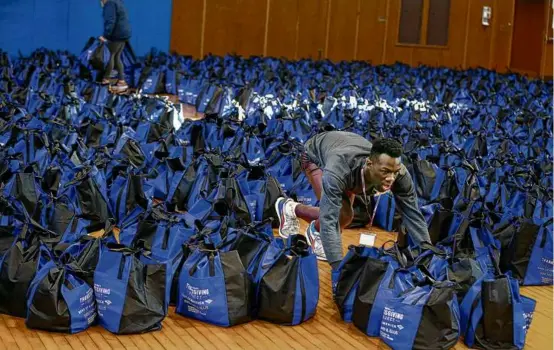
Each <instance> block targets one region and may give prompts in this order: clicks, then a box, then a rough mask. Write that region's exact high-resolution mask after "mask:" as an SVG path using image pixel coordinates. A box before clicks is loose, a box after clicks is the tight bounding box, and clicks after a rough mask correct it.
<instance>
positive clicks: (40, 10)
mask: <svg viewBox="0 0 554 350" xmlns="http://www.w3.org/2000/svg"><path fill="white" fill-rule="evenodd" d="M198 1H200V2H201V1H202V0H198ZM125 4H126V6H127V9H128V11H129V17H130V21H131V26H132V30H133V37H132V39H131V44H132V46H133V49H134V50H135V53H136V54H137V55H142V54H145V53H146V52H148V51H149V50H150V49H151V48H152V47H155V48H157V49H159V50H163V51H169V41H170V35H171V11H172V2H171V0H127V1H126V2H125ZM147 27H149V28H147ZM102 29H103V21H102V8H101V6H100V0H0V33H1V34H0V49H3V50H5V51H7V52H9V53H12V54H17V52H18V50H21V52H22V53H23V54H24V55H26V54H29V53H31V52H32V51H33V50H34V49H36V48H39V47H47V48H49V49H61V50H66V49H67V50H69V51H70V52H73V53H75V54H78V53H80V52H81V50H82V48H83V46H84V45H85V43H86V41H87V40H88V38H90V37H91V36H95V37H98V36H100V35H102Z"/></svg>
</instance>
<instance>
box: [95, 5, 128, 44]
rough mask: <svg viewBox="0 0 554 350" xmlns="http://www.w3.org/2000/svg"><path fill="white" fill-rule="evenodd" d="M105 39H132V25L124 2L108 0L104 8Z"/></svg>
mask: <svg viewBox="0 0 554 350" xmlns="http://www.w3.org/2000/svg"><path fill="white" fill-rule="evenodd" d="M102 14H103V18H104V37H105V38H106V39H108V40H111V41H123V40H128V39H129V38H131V24H130V23H129V15H128V13H127V9H126V8H125V3H124V1H123V0H108V1H107V2H106V3H105V4H104V7H103V12H102Z"/></svg>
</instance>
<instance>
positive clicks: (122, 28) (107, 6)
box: [99, 0, 131, 92]
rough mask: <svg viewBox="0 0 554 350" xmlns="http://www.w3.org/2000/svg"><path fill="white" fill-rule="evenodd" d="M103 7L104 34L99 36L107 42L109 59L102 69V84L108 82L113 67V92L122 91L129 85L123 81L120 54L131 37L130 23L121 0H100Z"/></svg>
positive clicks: (123, 75)
mask: <svg viewBox="0 0 554 350" xmlns="http://www.w3.org/2000/svg"><path fill="white" fill-rule="evenodd" d="M100 2H101V4H102V8H103V17H104V34H103V35H102V36H101V37H100V38H99V39H100V40H101V41H102V42H105V43H107V45H108V50H109V51H110V61H109V62H108V65H107V67H106V70H105V71H104V75H103V79H102V84H103V85H109V84H110V75H111V72H112V71H113V69H114V67H115V69H116V70H117V83H116V84H115V85H114V86H112V90H113V91H115V92H124V91H126V90H127V89H128V88H129V86H128V85H127V83H126V82H125V74H124V67H123V62H122V60H121V54H122V53H123V50H124V49H125V45H126V44H127V41H128V40H129V39H130V38H131V24H130V23H129V16H128V14H127V9H126V8H125V4H124V2H123V0H100Z"/></svg>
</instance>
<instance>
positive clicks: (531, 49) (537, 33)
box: [510, 0, 546, 72]
mask: <svg viewBox="0 0 554 350" xmlns="http://www.w3.org/2000/svg"><path fill="white" fill-rule="evenodd" d="M545 10H546V7H545V0H525V1H524V0H516V6H515V18H514V34H513V43H512V58H511V62H510V67H511V68H512V69H513V70H516V71H520V72H539V71H540V69H541V58H542V51H543V43H544V28H545V23H544V19H545V18H546V17H545Z"/></svg>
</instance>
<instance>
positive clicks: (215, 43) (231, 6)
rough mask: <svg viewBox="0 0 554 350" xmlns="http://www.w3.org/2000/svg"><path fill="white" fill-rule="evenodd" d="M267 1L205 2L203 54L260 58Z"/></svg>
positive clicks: (262, 47)
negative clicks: (258, 56) (228, 54)
mask: <svg viewBox="0 0 554 350" xmlns="http://www.w3.org/2000/svg"><path fill="white" fill-rule="evenodd" d="M266 6H267V2H266V1H260V0H207V3H206V22H205V31H204V54H207V53H212V54H214V55H225V54H227V53H236V54H238V55H242V56H246V57H248V56H251V55H262V54H263V49H264V39H265V22H266Z"/></svg>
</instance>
